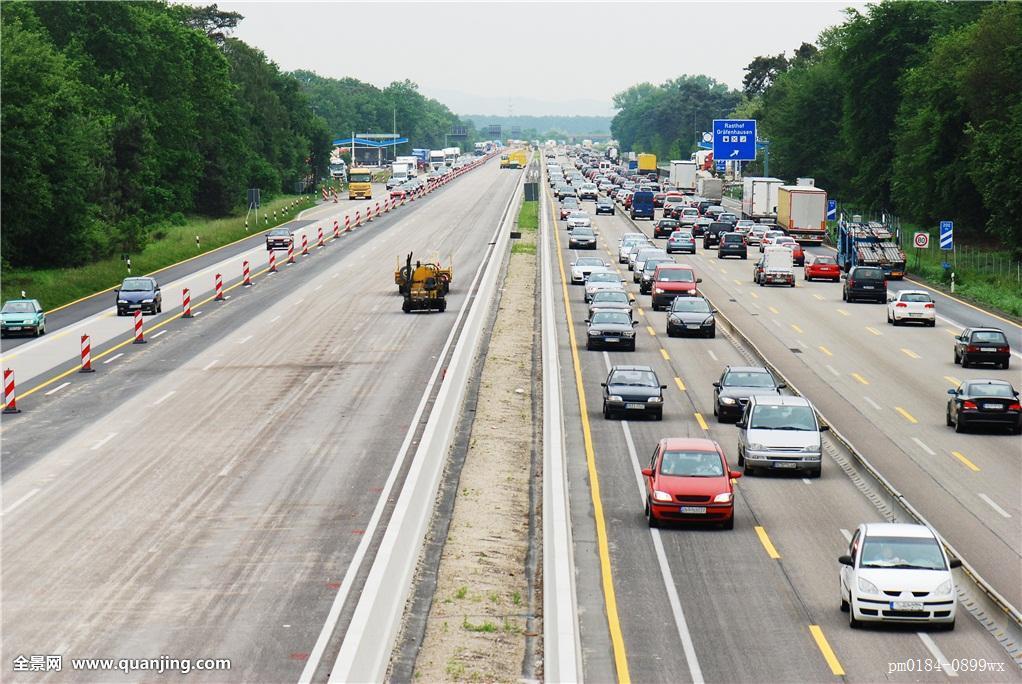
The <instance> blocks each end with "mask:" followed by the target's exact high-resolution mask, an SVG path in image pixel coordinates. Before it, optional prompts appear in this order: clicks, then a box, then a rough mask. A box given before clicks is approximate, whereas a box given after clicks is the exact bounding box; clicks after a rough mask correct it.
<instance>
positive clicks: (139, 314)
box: [134, 309, 146, 344]
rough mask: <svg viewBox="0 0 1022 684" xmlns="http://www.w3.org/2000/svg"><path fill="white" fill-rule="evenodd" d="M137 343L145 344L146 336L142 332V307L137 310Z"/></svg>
mask: <svg viewBox="0 0 1022 684" xmlns="http://www.w3.org/2000/svg"><path fill="white" fill-rule="evenodd" d="M134 343H135V344H145V343H146V341H145V336H144V335H143V334H142V309H139V310H138V311H136V312H135V342H134Z"/></svg>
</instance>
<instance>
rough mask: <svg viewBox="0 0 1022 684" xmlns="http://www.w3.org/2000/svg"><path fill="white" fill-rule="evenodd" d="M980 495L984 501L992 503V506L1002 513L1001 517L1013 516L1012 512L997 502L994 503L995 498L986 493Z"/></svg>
mask: <svg viewBox="0 0 1022 684" xmlns="http://www.w3.org/2000/svg"><path fill="white" fill-rule="evenodd" d="M978 496H979V498H981V499H983V500H984V501H986V502H987V503H988V504H990V508H992V509H994V510H995V511H997V512H998V513H999V514H1000V515H1001V517H1004V518H1010V517H1011V513H1009V512H1008V511H1006V510H1004V509H1003V508H1001V507H1000V506H998V505H997V504H995V503H994V500H993V499H991V498H990V497H989V496H987V495H986V494H979V495H978Z"/></svg>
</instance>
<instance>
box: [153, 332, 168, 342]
mask: <svg viewBox="0 0 1022 684" xmlns="http://www.w3.org/2000/svg"><path fill="white" fill-rule="evenodd" d="M166 333H167V331H166V330H161V331H160V332H158V333H156V334H155V335H153V336H152V337H151V338H150V339H153V340H155V339H156V338H157V337H159V336H160V335H165V334H166Z"/></svg>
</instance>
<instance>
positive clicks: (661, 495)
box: [653, 489, 671, 501]
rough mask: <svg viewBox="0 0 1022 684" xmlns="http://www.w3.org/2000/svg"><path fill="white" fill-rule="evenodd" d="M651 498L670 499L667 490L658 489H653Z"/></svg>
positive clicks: (655, 499)
mask: <svg viewBox="0 0 1022 684" xmlns="http://www.w3.org/2000/svg"><path fill="white" fill-rule="evenodd" d="M653 500H654V501H670V500H671V495H670V494H668V493H667V492H661V491H660V490H658V489H654V490H653Z"/></svg>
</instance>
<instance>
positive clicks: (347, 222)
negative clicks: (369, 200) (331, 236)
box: [344, 214, 351, 233]
mask: <svg viewBox="0 0 1022 684" xmlns="http://www.w3.org/2000/svg"><path fill="white" fill-rule="evenodd" d="M344 232H345V233H350V232H351V217H350V216H348V215H347V214H345V215H344Z"/></svg>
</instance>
